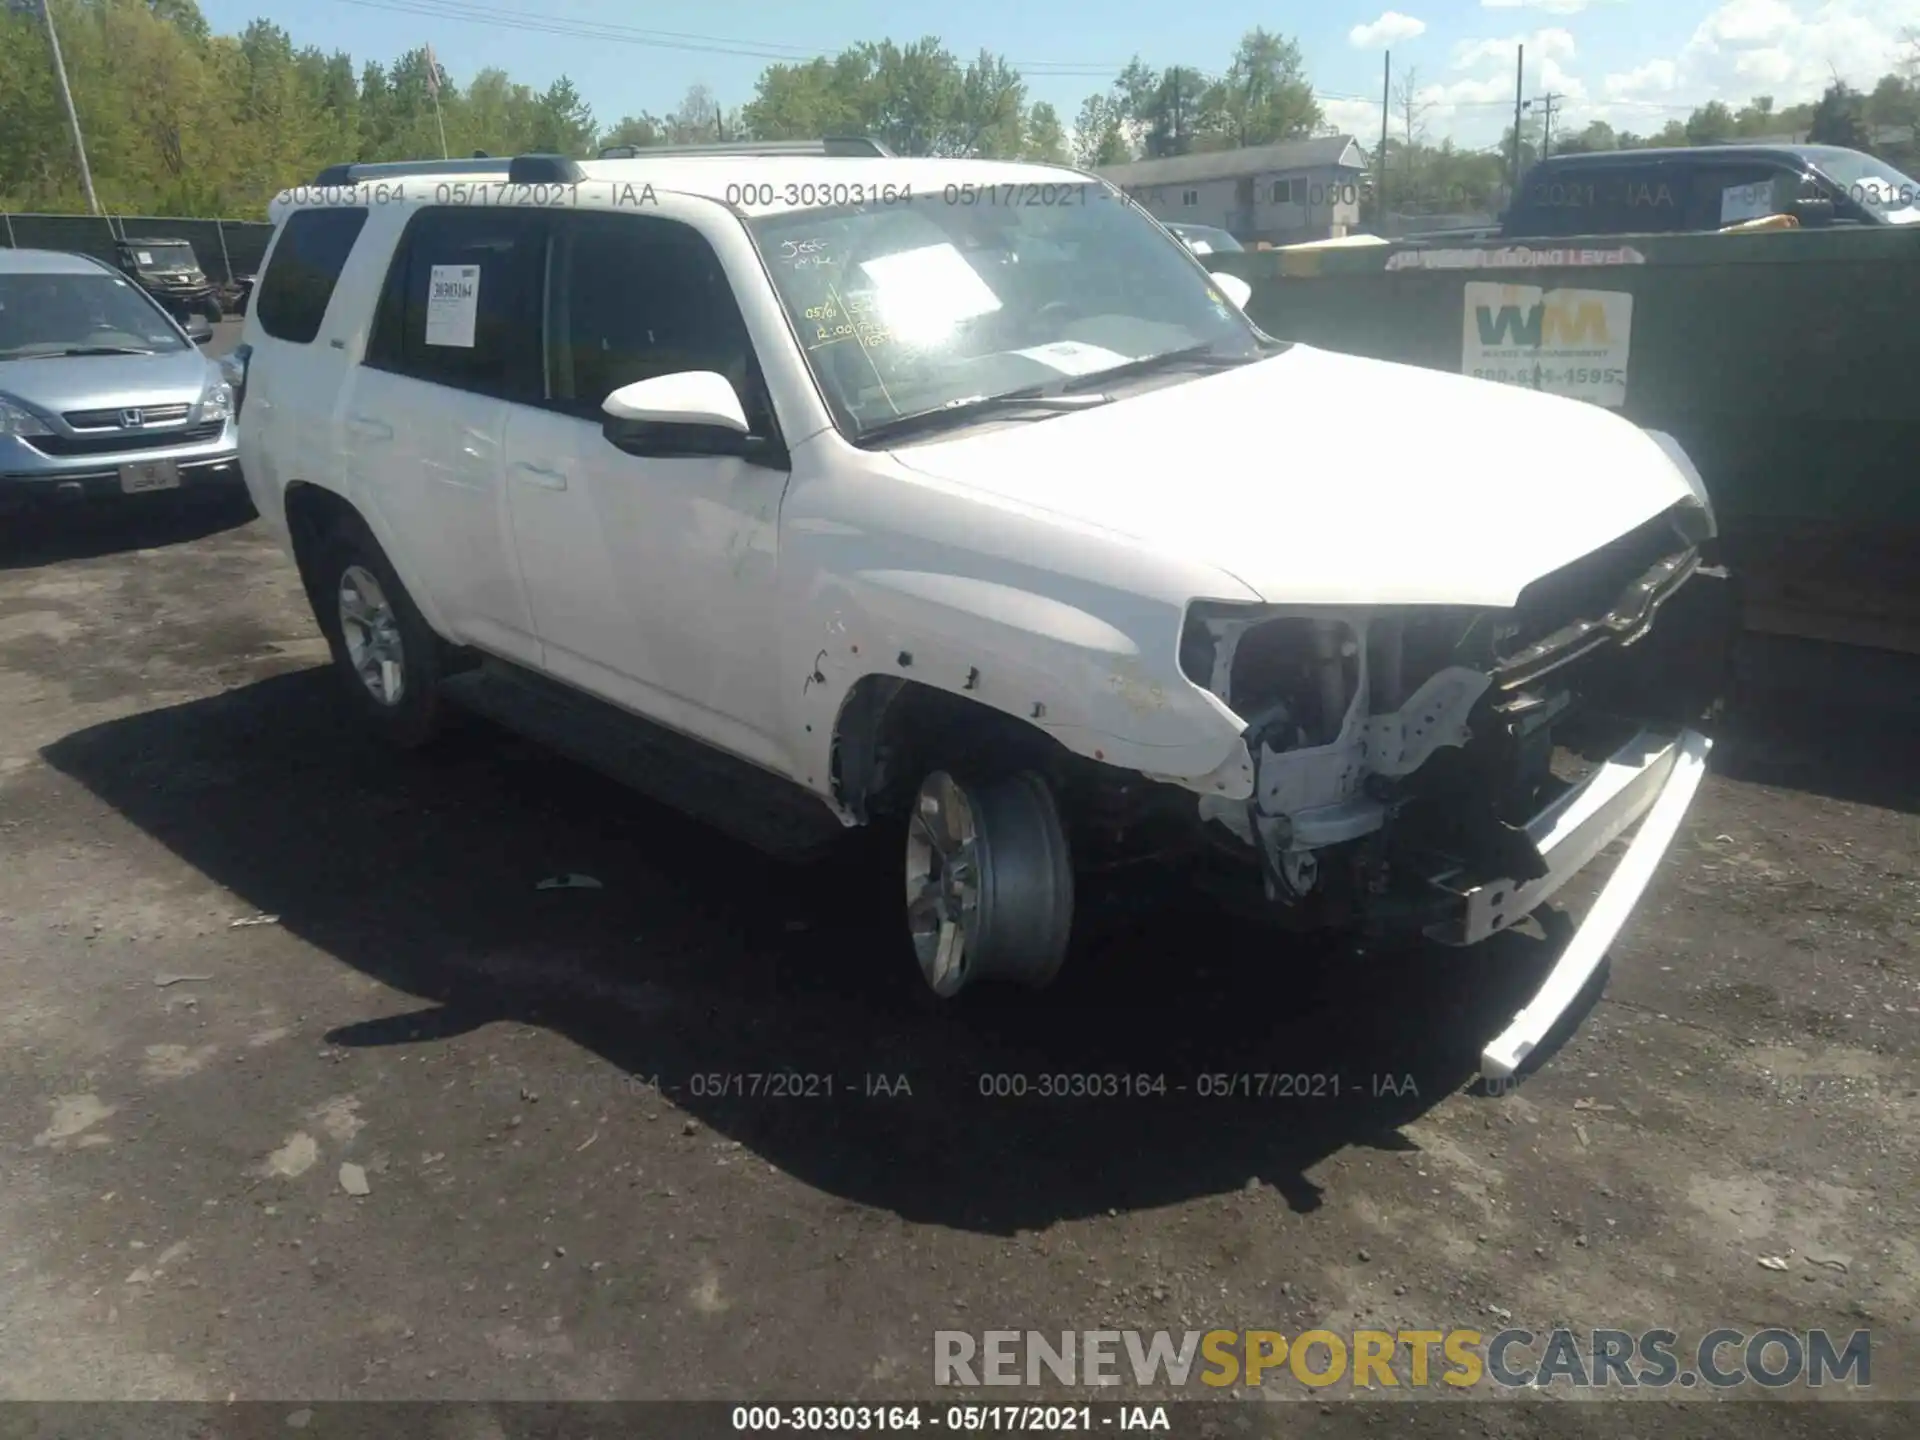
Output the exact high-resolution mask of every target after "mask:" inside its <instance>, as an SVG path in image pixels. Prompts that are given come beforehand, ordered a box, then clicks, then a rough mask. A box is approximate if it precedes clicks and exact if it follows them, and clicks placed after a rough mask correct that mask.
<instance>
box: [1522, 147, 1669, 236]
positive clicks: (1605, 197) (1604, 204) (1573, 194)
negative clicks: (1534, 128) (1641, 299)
mask: <svg viewBox="0 0 1920 1440" xmlns="http://www.w3.org/2000/svg"><path fill="white" fill-rule="evenodd" d="M1682 179H1683V177H1682V176H1681V174H1680V173H1679V169H1678V167H1676V166H1673V165H1607V166H1594V165H1582V166H1574V165H1568V166H1563V167H1560V168H1557V169H1543V170H1541V171H1539V172H1536V174H1535V175H1534V176H1533V177H1532V178H1530V179H1529V180H1528V181H1527V183H1526V187H1525V188H1524V189H1523V190H1522V191H1521V204H1520V207H1519V208H1520V212H1521V213H1520V220H1521V226H1520V227H1518V228H1523V229H1524V231H1525V233H1526V234H1529V235H1545V236H1560V235H1644V234H1647V233H1650V232H1655V231H1663V230H1678V229H1679V228H1681V224H1682V211H1683V207H1684V205H1685V204H1686V187H1685V185H1684V184H1683V183H1682Z"/></svg>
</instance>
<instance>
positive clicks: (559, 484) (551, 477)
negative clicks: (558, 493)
mask: <svg viewBox="0 0 1920 1440" xmlns="http://www.w3.org/2000/svg"><path fill="white" fill-rule="evenodd" d="M513 472H514V474H516V475H518V476H519V477H520V478H521V479H522V480H525V481H526V482H527V483H528V484H529V485H538V486H539V487H540V488H541V489H542V490H564V489H566V488H567V477H566V476H565V475H562V474H561V473H560V472H559V471H558V470H549V469H547V467H546V466H544V465H529V464H528V463H527V462H526V461H524V460H516V461H515V462H514V465H513Z"/></svg>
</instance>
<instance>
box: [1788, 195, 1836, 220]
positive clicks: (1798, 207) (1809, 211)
mask: <svg viewBox="0 0 1920 1440" xmlns="http://www.w3.org/2000/svg"><path fill="white" fill-rule="evenodd" d="M1787 213H1788V214H1790V215H1791V216H1793V218H1794V219H1796V220H1798V221H1799V222H1800V223H1801V225H1803V226H1815V225H1831V224H1832V223H1833V217H1834V205H1833V201H1831V200H1828V199H1826V198H1824V197H1817V196H1812V195H1808V196H1803V197H1801V198H1800V199H1798V200H1795V201H1794V202H1793V204H1792V205H1791V206H1789V207H1788V210H1787Z"/></svg>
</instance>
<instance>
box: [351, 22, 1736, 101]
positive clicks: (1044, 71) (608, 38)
mask: <svg viewBox="0 0 1920 1440" xmlns="http://www.w3.org/2000/svg"><path fill="white" fill-rule="evenodd" d="M340 3H341V4H345V5H354V6H358V7H359V8H361V9H365V10H382V11H386V12H388V13H391V14H396V15H417V16H424V17H426V18H429V19H435V20H452V21H457V22H461V23H465V24H472V25H481V26H487V27H491V28H496V29H506V30H519V31H523V32H526V33H530V34H538V35H556V36H564V37H568V38H573V39H585V40H599V41H605V42H611V43H613V44H619V45H634V46H638V47H641V48H643V49H653V50H673V51H680V52H684V53H688V54H701V55H730V56H737V57H740V58H743V59H749V60H767V61H772V62H774V63H776V64H789V65H791V64H804V63H806V62H808V61H811V60H817V59H830V58H832V55H833V53H834V52H832V51H826V50H820V49H817V48H813V47H809V46H804V45H790V44H786V43H783V42H779V41H750V40H739V39H734V38H731V37H727V36H719V35H703V34H699V33H695V32H690V31H681V30H652V29H646V28H643V27H640V26H634V25H620V24H614V23H611V22H607V21H599V20H576V19H569V18H566V17H562V16H542V15H530V14H527V13H525V12H523V11H518V10H506V9H502V8H500V7H498V6H493V5H481V4H469V3H466V0H340ZM1127 63H1130V62H1111V63H1103V62H1098V61H1091V60H1018V59H1009V60H1008V61H1007V64H1008V65H1009V66H1011V67H1012V68H1013V69H1015V70H1018V71H1020V73H1021V75H1022V76H1023V77H1028V78H1032V79H1036V80H1047V79H1054V80H1067V79H1091V80H1107V81H1111V80H1112V79H1113V78H1114V77H1115V76H1117V75H1118V74H1120V72H1121V71H1123V70H1124V69H1125V68H1126V66H1127ZM1313 93H1314V98H1315V99H1316V100H1341V101H1357V102H1360V103H1364V104H1365V105H1367V106H1368V108H1369V109H1371V108H1372V106H1373V105H1374V104H1375V103H1377V101H1376V99H1375V97H1374V96H1371V95H1358V94H1351V93H1348V92H1344V91H1338V90H1321V89H1318V88H1316V89H1315V90H1314V92H1313ZM1562 98H1564V97H1562ZM1442 103H1444V104H1445V105H1446V108H1448V109H1449V110H1453V111H1460V110H1492V109H1503V108H1505V107H1506V105H1507V104H1508V103H1509V102H1507V101H1505V100H1455V101H1447V102H1442ZM1607 103H1608V105H1609V106H1612V107H1618V108H1635V109H1648V110H1660V111H1669V112H1674V113H1691V112H1692V111H1694V110H1696V109H1698V108H1699V106H1698V105H1694V104H1678V103H1672V102H1663V101H1654V100H1614V101H1608V102H1607Z"/></svg>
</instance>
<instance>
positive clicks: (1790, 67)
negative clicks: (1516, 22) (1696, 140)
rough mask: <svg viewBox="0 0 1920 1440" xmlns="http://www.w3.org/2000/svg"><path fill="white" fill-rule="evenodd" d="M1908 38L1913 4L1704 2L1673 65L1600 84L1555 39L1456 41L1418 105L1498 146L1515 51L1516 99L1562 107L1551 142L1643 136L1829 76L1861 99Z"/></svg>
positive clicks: (1670, 55) (1918, 11) (1573, 6)
mask: <svg viewBox="0 0 1920 1440" xmlns="http://www.w3.org/2000/svg"><path fill="white" fill-rule="evenodd" d="M1611 3H1612V0H1481V6H1482V8H1485V9H1488V10H1494V11H1505V12H1508V13H1516V12H1518V13H1520V14H1537V15H1541V16H1543V17H1544V16H1545V15H1569V14H1576V13H1580V12H1582V11H1585V12H1587V13H1597V12H1598V10H1599V8H1600V7H1601V6H1603V5H1607V6H1609V7H1610V6H1611ZM1583 23H1584V22H1583ZM1908 26H1913V27H1920V0H1724V3H1718V4H1716V3H1714V0H1708V13H1707V14H1706V16H1705V18H1704V19H1702V20H1701V22H1700V23H1699V25H1698V26H1697V27H1696V28H1695V29H1694V32H1693V35H1692V37H1691V38H1690V39H1689V40H1688V41H1687V42H1686V43H1685V44H1684V45H1683V46H1681V47H1680V48H1679V50H1678V51H1677V53H1676V52H1675V51H1674V50H1673V49H1672V48H1671V47H1663V48H1662V49H1661V50H1660V51H1655V52H1653V53H1648V52H1646V51H1643V52H1642V54H1643V55H1645V57H1646V58H1644V59H1643V60H1641V61H1640V62H1639V63H1638V64H1634V63H1631V62H1629V63H1628V64H1626V65H1624V66H1619V67H1618V68H1616V69H1612V70H1609V71H1607V72H1606V73H1605V74H1604V75H1589V76H1586V77H1583V76H1581V75H1580V74H1578V73H1576V72H1577V71H1578V70H1579V69H1580V68H1581V67H1580V66H1578V65H1577V64H1576V63H1575V62H1576V57H1577V54H1578V47H1577V46H1576V43H1575V41H1574V37H1573V34H1572V33H1571V32H1570V31H1569V30H1567V29H1564V28H1559V27H1551V28H1544V29H1540V30H1536V31H1534V32H1533V33H1531V34H1513V35H1507V36H1502V37H1496V38H1489V39H1475V40H1466V41H1463V42H1461V43H1459V44H1457V45H1455V46H1454V47H1453V49H1452V52H1451V54H1450V57H1449V62H1450V68H1451V70H1452V72H1453V78H1452V79H1451V80H1450V82H1449V83H1447V84H1444V85H1436V86H1430V87H1423V89H1422V94H1421V102H1422V103H1423V104H1427V105H1430V106H1431V107H1432V108H1431V109H1430V110H1429V111H1428V113H1427V123H1428V125H1429V127H1430V130H1431V131H1432V133H1433V134H1435V135H1443V134H1451V135H1453V136H1454V138H1455V139H1456V140H1457V141H1458V142H1459V143H1461V144H1465V145H1475V144H1482V143H1487V142H1489V141H1491V140H1493V139H1495V138H1497V137H1498V135H1499V133H1500V131H1501V130H1502V129H1504V128H1505V127H1506V126H1507V125H1508V124H1510V123H1511V122H1512V113H1513V112H1512V105H1513V89H1514V51H1515V49H1516V47H1518V46H1520V45H1522V44H1524V45H1525V46H1526V79H1525V93H1526V94H1527V95H1528V96H1539V95H1542V94H1545V93H1547V92H1548V91H1553V92H1556V93H1558V94H1560V95H1562V96H1564V97H1565V99H1564V100H1563V101H1562V102H1561V105H1560V107H1559V108H1558V109H1556V111H1555V114H1554V130H1555V132H1556V133H1562V132H1563V129H1564V130H1573V129H1579V128H1581V127H1583V126H1584V125H1586V124H1587V122H1588V121H1590V120H1605V121H1607V122H1608V123H1609V124H1611V125H1613V126H1615V127H1616V128H1619V129H1629V130H1634V131H1638V132H1641V133H1646V132H1648V131H1652V130H1658V129H1659V128H1660V127H1661V126H1662V125H1664V124H1665V123H1666V122H1667V121H1668V120H1670V119H1685V118H1686V116H1687V114H1688V112H1689V111H1690V110H1692V109H1694V108H1695V107H1696V106H1699V105H1704V104H1705V103H1706V102H1707V101H1709V100H1714V99H1718V100H1721V101H1723V102H1725V103H1726V104H1728V105H1729V106H1732V107H1733V108H1735V109H1738V108H1739V107H1740V106H1742V105H1744V104H1746V103H1747V102H1748V101H1749V100H1751V99H1752V98H1753V97H1754V96H1756V95H1771V96H1772V97H1773V99H1774V103H1775V105H1776V106H1777V107H1784V106H1787V105H1791V104H1795V103H1797V102H1800V101H1804V100H1811V99H1814V98H1816V97H1817V96H1818V95H1819V94H1820V92H1821V91H1822V90H1824V89H1825V88H1826V86H1827V85H1828V84H1829V83H1831V81H1832V79H1833V76H1834V75H1835V74H1836V73H1838V74H1839V75H1840V76H1841V78H1843V79H1844V80H1846V81H1847V82H1848V83H1849V84H1852V85H1854V86H1856V87H1858V88H1860V89H1863V90H1864V89H1870V88H1871V87H1872V86H1873V84H1874V82H1875V81H1877V80H1878V79H1879V78H1880V77H1881V76H1882V75H1884V74H1886V73H1887V72H1888V71H1890V70H1895V69H1897V68H1898V67H1899V65H1900V63H1901V61H1902V60H1903V58H1905V57H1906V56H1907V55H1908V54H1909V53H1910V51H1909V49H1908V47H1907V46H1906V45H1905V44H1904V43H1903V42H1902V40H1901V31H1902V30H1903V29H1904V28H1905V27H1908ZM1589 39H1591V37H1589ZM1588 48H1589V49H1591V48H1592V46H1591V44H1589V46H1588ZM1649 49H1651V47H1649ZM1616 63H1617V62H1616ZM1378 113H1379V112H1378V110H1377V109H1376V110H1375V111H1374V115H1375V117H1376V118H1375V120H1374V128H1376V129H1377V128H1378V125H1379V121H1378Z"/></svg>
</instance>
